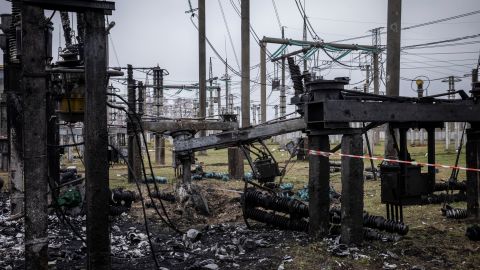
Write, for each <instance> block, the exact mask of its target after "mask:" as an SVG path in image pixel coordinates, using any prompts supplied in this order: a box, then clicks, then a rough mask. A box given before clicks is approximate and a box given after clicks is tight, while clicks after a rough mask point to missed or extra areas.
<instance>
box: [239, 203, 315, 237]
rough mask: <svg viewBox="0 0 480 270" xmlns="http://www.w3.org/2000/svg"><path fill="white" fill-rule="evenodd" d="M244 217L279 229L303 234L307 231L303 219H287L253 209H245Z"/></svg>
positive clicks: (306, 225) (305, 222) (306, 222)
mask: <svg viewBox="0 0 480 270" xmlns="http://www.w3.org/2000/svg"><path fill="white" fill-rule="evenodd" d="M244 215H245V217H246V218H250V219H253V220H256V221H259V222H263V223H266V224H269V225H271V226H274V227H278V228H280V229H285V230H294V231H304V232H306V231H308V221H305V220H303V219H289V218H288V217H285V216H280V215H277V214H273V213H269V212H266V211H263V210H260V209H255V208H246V209H245V212H244Z"/></svg>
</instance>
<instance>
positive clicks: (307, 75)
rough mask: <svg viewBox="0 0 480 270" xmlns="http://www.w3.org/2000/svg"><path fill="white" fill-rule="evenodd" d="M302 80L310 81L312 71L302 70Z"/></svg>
mask: <svg viewBox="0 0 480 270" xmlns="http://www.w3.org/2000/svg"><path fill="white" fill-rule="evenodd" d="M303 81H304V82H305V83H308V82H311V81H312V73H310V72H308V71H304V72H303Z"/></svg>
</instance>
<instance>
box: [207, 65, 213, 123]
mask: <svg viewBox="0 0 480 270" xmlns="http://www.w3.org/2000/svg"><path fill="white" fill-rule="evenodd" d="M213 81H214V79H213V70H212V57H210V62H209V65H208V82H209V84H210V87H209V89H208V91H209V92H210V99H209V101H208V117H213V103H214V102H213V91H212V90H213V89H212V86H213Z"/></svg>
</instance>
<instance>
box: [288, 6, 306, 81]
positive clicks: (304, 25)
mask: <svg viewBox="0 0 480 270" xmlns="http://www.w3.org/2000/svg"><path fill="white" fill-rule="evenodd" d="M304 11H305V10H304ZM282 38H283V37H282ZM303 41H307V13H306V12H305V13H304V14H303ZM304 48H306V46H304ZM306 53H307V52H305V53H304V55H305V54H306ZM303 71H304V72H306V71H307V58H304V59H303Z"/></svg>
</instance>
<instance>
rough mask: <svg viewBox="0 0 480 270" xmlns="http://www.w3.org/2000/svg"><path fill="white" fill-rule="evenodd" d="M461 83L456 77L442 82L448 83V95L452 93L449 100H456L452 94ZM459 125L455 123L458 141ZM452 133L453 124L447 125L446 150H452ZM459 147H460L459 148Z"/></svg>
mask: <svg viewBox="0 0 480 270" xmlns="http://www.w3.org/2000/svg"><path fill="white" fill-rule="evenodd" d="M459 81H461V80H460V79H459V78H456V77H455V76H449V77H448V79H446V80H442V82H446V83H448V93H450V94H449V95H448V99H454V98H455V95H454V94H452V93H453V92H455V82H459ZM457 126H458V125H457V124H456V123H455V128H456V131H457V132H456V133H457V134H456V137H457V139H458V137H459V134H458V133H459V129H458V127H457ZM452 131H453V128H452V123H445V150H448V149H450V141H451V139H452ZM457 147H458V146H457Z"/></svg>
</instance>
